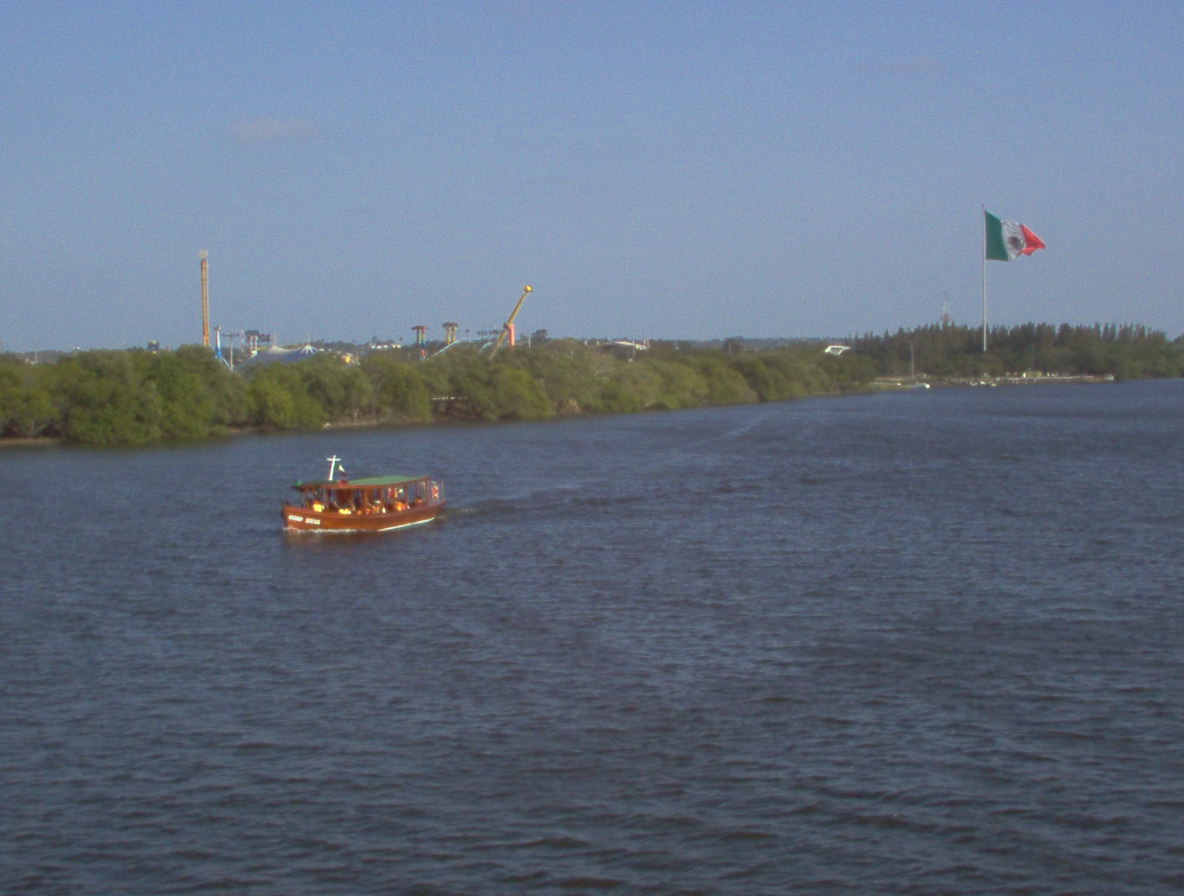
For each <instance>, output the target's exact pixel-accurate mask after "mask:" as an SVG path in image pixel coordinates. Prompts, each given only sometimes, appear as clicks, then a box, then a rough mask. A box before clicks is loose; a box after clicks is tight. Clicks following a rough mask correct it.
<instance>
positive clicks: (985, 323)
mask: <svg viewBox="0 0 1184 896" xmlns="http://www.w3.org/2000/svg"><path fill="white" fill-rule="evenodd" d="M982 212H983V213H982V214H981V215H980V216H979V220H981V221H982V222H983V354H984V355H985V354H986V353H987V207H986V206H985V205H984V206H983V207H982Z"/></svg>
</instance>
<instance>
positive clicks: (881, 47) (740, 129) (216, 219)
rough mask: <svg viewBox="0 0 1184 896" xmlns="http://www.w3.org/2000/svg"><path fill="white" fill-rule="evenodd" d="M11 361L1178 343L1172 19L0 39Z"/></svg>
mask: <svg viewBox="0 0 1184 896" xmlns="http://www.w3.org/2000/svg"><path fill="white" fill-rule="evenodd" d="M0 25H2V26H3V31H4V34H5V49H4V52H3V53H0V158H2V159H3V162H2V164H0V196H2V203H3V214H2V215H0V270H2V274H0V340H3V343H4V346H5V348H7V349H8V350H10V351H28V350H35V349H43V348H68V347H72V346H81V347H83V348H92V347H111V348H122V347H128V346H133V345H143V344H145V343H146V342H147V341H148V340H159V341H161V342H162V343H163V344H165V345H179V344H183V343H187V342H197V341H200V337H201V312H200V279H199V262H198V253H199V251H200V250H202V249H206V250H208V251H209V256H210V304H211V323H212V324H219V325H221V326H222V328H223V331H224V332H231V331H235V330H239V329H258V330H262V331H264V332H272V333H274V334H275V335H276V336H277V337H278V338H279V339H280V340H281V341H284V342H297V341H303V340H305V339H307V338H313V339H317V338H324V339H346V340H356V341H365V340H368V339H369V338H371V337H372V336H379V337H383V338H403V339H409V338H411V335H412V333H411V327H412V326H413V325H415V324H425V325H427V326H428V327H429V331H428V336H429V338H439V337H440V336H441V335H442V331H441V328H440V324H441V322H443V321H446V320H454V321H457V322H459V323H460V325H461V330H462V336H463V335H464V333H465V331H471V332H474V333H475V332H476V331H478V330H482V329H493V328H496V327H497V326H498V325H500V323H501V322H502V321H504V320H505V318H506V316H507V315H508V314H509V312H510V310H511V309H512V308H513V305H514V303H515V301H516V300H517V298H518V296H519V295H520V293H521V291H522V287H523V285H525V284H528V283H529V284H531V285H533V287H534V292H533V293H532V294H531V296H530V297H529V299H528V300H527V302H526V303H525V305H524V306H523V310H522V313H521V315H520V317H519V327H520V330H521V331H525V332H533V331H534V330H536V329H546V330H548V331H549V332H550V333H551V334H552V335H554V336H589V337H591V336H612V337H618V336H627V337H633V338H713V337H725V336H735V335H743V336H819V337H842V336H847V335H852V334H859V333H867V332H880V331H883V330H895V329H896V328H898V327H906V328H909V327H914V326H919V325H924V324H929V323H934V322H936V321H938V319H939V317H940V315H941V312H942V307H943V302H945V301H947V300H948V303H949V308H950V312H951V314H952V315H953V317H954V320H955V321H956V322H958V323H965V324H969V325H972V326H978V325H980V324H981V319H982V263H981V253H982V230H981V209H982V207H983V206H984V205H985V206H986V208H987V209H988V210H989V211H991V212H993V213H995V214H997V215H999V216H1000V217H1003V218H1010V219H1013V220H1018V221H1020V222H1022V223H1024V224H1026V225H1028V226H1029V227H1031V228H1032V229H1033V230H1034V231H1035V232H1036V233H1037V234H1039V235H1040V236H1041V237H1042V238H1043V239H1044V241H1045V242H1046V243H1047V244H1048V248H1047V249H1046V250H1044V251H1041V252H1038V253H1036V254H1035V255H1033V256H1031V257H1029V258H1023V259H1019V260H1017V261H1015V262H1010V263H1000V262H991V263H989V265H988V268H987V288H988V298H989V308H990V321H991V323H992V324H1018V323H1024V322H1027V321H1048V322H1051V323H1058V324H1059V323H1094V322H1103V323H1107V322H1115V323H1127V322H1129V323H1140V324H1145V325H1147V326H1149V327H1153V328H1155V329H1160V330H1164V331H1166V332H1167V333H1168V335H1169V336H1171V337H1173V338H1174V337H1175V336H1178V335H1180V334H1181V333H1184V304H1182V303H1181V285H1182V284H1184V251H1182V249H1181V245H1180V242H1181V241H1180V237H1181V217H1182V216H1181V206H1182V200H1184V177H1182V174H1184V172H1182V165H1181V154H1182V148H1184V52H1182V51H1181V47H1184V3H1180V2H1178V0H1174V2H1142V3H1141V2H1128V3H1119V2H1111V3H1096V2H1088V0H1087V2H1074V3H1056V2H1052V3H1041V4H1033V3H1030V2H1019V3H1012V2H996V3H981V2H976V3H959V2H933V3H929V2H918V0H900V2H895V3H891V2H876V3H871V2H866V3H864V2H851V3H806V2H801V3H796V2H784V3H775V2H745V0H730V2H723V0H718V2H693V0H691V2H644V0H632V2H581V0H474V2H418V0H416V2H402V3H399V2H390V3H351V2H342V3H334V4H328V3H320V2H315V3H313V2H310V3H303V2H285V3H278V2H260V0H256V2H252V3H249V4H247V3H217V2H202V3H187V2H175V3H173V2H146V3H120V2H111V3H103V2H86V3H82V2H56V3H55V2H52V0H51V2H24V0H8V2H6V3H5V4H3V6H2V7H0Z"/></svg>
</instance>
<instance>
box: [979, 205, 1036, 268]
mask: <svg viewBox="0 0 1184 896" xmlns="http://www.w3.org/2000/svg"><path fill="white" fill-rule="evenodd" d="M983 214H984V215H986V216H987V218H986V230H987V241H986V249H987V260H988V261H1011V260H1012V259H1013V258H1018V257H1019V256H1021V255H1031V254H1032V253H1033V252H1035V251H1036V250H1037V249H1043V248H1044V240H1042V239H1041V238H1040V237H1038V236H1037V235H1036V234H1034V233H1033V232H1032V231H1030V230H1029V229H1028V228H1027V227H1025V226H1024V225H1023V224H1019V223H1017V222H1016V221H1001V220H999V219H998V218H996V217H995V216H994V215H992V214H991V213H990V212H988V211H984V212H983Z"/></svg>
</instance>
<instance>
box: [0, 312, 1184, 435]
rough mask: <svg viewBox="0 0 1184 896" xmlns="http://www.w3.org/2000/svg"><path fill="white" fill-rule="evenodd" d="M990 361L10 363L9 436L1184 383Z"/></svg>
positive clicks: (928, 357) (1116, 370) (1054, 334)
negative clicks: (967, 389)
mask: <svg viewBox="0 0 1184 896" xmlns="http://www.w3.org/2000/svg"><path fill="white" fill-rule="evenodd" d="M990 347H991V350H990V352H988V353H983V352H982V351H981V332H980V331H978V330H975V329H973V328H966V327H955V326H940V327H923V328H920V329H915V330H910V331H905V330H900V331H898V332H897V333H895V334H887V333H885V334H883V335H878V336H877V335H867V336H861V337H859V338H857V339H854V340H853V341H852V342H851V349H850V350H848V351H845V352H843V353H841V354H838V355H835V354H828V353H826V352H825V351H824V348H825V346H824V345H822V344H818V343H809V344H806V343H797V344H786V345H780V346H777V347H766V346H761V345H757V346H754V345H753V344H751V343H746V342H745V341H744V340H740V339H729V340H725V341H723V342H720V343H715V344H710V345H704V344H699V343H675V342H657V343H653V344H651V345H650V346H649V347H647V348H641V347H636V346H629V345H616V344H586V343H584V342H581V341H577V340H570V339H559V340H545V339H544V340H539V341H537V342H536V343H535V344H533V345H531V346H529V347H527V346H519V347H517V348H515V349H513V350H507V351H502V352H501V353H500V354H498V355H497V356H496V357H494V358H491V357H490V356H489V354H487V353H482V352H480V351H479V350H478V347H477V346H476V345H469V344H463V345H456V346H452V347H451V348H449V350H448V351H446V352H441V353H440V354H438V355H435V356H431V355H429V356H428V357H427V358H426V360H424V359H421V358H420V355H419V352H418V351H414V352H413V351H408V350H397V349H396V350H385V351H374V352H372V353H370V354H367V355H365V356H364V357H362V358H361V359H360V360H358V361H353V360H352V359H351V360H347V359H346V358H345V357H343V356H342V355H341V354H339V353H337V352H331V351H326V352H321V353H319V354H316V355H314V356H312V357H311V358H309V359H307V360H303V361H300V362H298V363H282V362H276V363H272V364H266V365H262V364H261V365H258V366H254V367H252V368H250V369H247V368H245V367H244V368H243V369H242V371H241V372H232V371H231V370H230V369H228V368H227V367H226V365H224V364H222V363H221V362H220V361H219V360H217V359H216V358H215V357H214V356H213V354H212V353H211V352H210V351H209V350H207V349H204V348H202V347H200V346H185V347H182V348H180V349H178V350H176V351H169V352H147V351H141V350H127V351H114V350H100V351H84V352H76V353H74V354H71V355H66V356H63V357H62V358H60V359H59V360H58V361H57V362H56V363H53V364H29V363H26V362H25V361H24V360H23V359H20V358H17V357H15V356H11V355H9V356H0V436H4V437H7V438H17V439H33V438H39V437H40V438H56V439H62V440H65V441H69V442H75V443H80V444H91V445H121V444H135V443H143V442H152V441H159V440H173V439H193V438H202V437H205V436H209V435H214V434H218V433H224V432H227V431H230V430H234V429H239V428H254V429H275V430H278V429H307V428H318V427H322V426H325V425H329V424H354V425H363V424H374V425H380V424H400V423H426V422H429V421H431V420H435V419H458V420H488V421H492V420H541V419H546V418H549V417H555V416H562V415H574V414H619V413H631V412H636V411H644V410H663V409H667V410H673V409H680V408H695V407H703V406H708V405H730V404H742V403H749V402H761V401H784V400H787V399H793V398H802V397H805V396H809V395H826V394H837V393H841V392H848V391H857V390H862V389H866V388H868V387H869V386H870V385H871V384H872V383H873V381H874V380H875V379H876V378H877V377H884V376H903V375H905V374H917V375H924V376H926V377H930V378H941V379H946V380H957V379H958V378H982V377H993V376H1004V375H1008V374H1012V375H1014V374H1016V373H1017V372H1021V371H1022V372H1027V371H1038V372H1040V373H1045V374H1059V375H1063V376H1073V375H1090V376H1112V377H1115V378H1118V379H1133V378H1146V377H1179V376H1182V375H1184V352H1182V351H1181V342H1180V340H1176V341H1175V342H1171V341H1169V340H1168V339H1167V337H1166V336H1164V334H1162V333H1159V332H1155V331H1149V330H1146V329H1145V328H1142V327H1127V326H1124V327H1102V326H1097V327H1069V326H1061V327H1053V326H1051V325H1047V324H1029V325H1025V326H1022V327H1014V328H1010V329H1002V328H1001V329H996V330H995V331H993V332H992V333H991V334H990Z"/></svg>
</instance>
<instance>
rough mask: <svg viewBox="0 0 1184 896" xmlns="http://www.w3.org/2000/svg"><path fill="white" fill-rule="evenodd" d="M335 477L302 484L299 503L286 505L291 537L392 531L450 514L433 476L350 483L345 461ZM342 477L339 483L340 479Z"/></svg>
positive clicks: (332, 463) (332, 467)
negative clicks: (327, 533) (446, 512)
mask: <svg viewBox="0 0 1184 896" xmlns="http://www.w3.org/2000/svg"><path fill="white" fill-rule="evenodd" d="M326 460H328V461H329V478H328V479H325V480H323V481H318V482H297V483H296V484H295V485H293V486H292V488H294V489H295V490H296V491H297V492H298V493H299V496H300V497H299V498H298V499H297V500H296V501H294V502H292V503H291V504H288V503H285V504H284V506H283V515H284V529H285V530H287V531H289V532H391V531H393V530H395V529H406V528H407V527H408V526H421V525H423V524H424V523H430V522H431V521H432V520H434V519H435V518H436V517H438V516H439V515H440V514H441V513H443V512H444V484H443V483H442V482H440V481H439V480H437V479H429V478H428V477H427V476H372V477H369V478H366V479H348V478H346V477H345V470H344V468H342V467H341V459H340V458H339V457H336V456H334V457H329V458H326ZM339 473H340V474H341V478H340V479H338V478H335V477H336V475H337V474H339Z"/></svg>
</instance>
